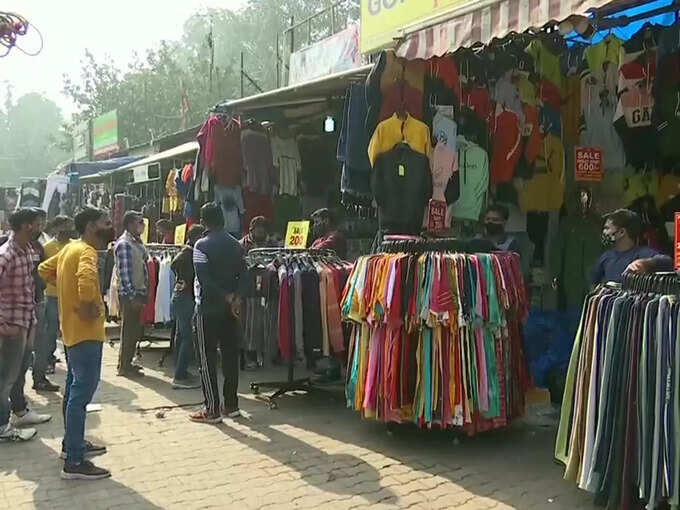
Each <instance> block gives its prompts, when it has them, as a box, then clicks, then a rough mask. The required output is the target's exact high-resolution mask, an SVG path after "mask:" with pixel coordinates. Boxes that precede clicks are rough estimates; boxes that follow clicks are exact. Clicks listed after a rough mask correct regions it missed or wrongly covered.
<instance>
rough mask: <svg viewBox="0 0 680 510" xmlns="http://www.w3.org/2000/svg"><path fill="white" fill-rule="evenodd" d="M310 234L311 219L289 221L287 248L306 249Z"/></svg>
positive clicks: (285, 244)
mask: <svg viewBox="0 0 680 510" xmlns="http://www.w3.org/2000/svg"><path fill="white" fill-rule="evenodd" d="M308 236H309V221H289V222H288V228H287V229H286V239H285V243H284V246H285V247H286V248H291V249H298V250H304V249H305V248H306V247H307V237H308Z"/></svg>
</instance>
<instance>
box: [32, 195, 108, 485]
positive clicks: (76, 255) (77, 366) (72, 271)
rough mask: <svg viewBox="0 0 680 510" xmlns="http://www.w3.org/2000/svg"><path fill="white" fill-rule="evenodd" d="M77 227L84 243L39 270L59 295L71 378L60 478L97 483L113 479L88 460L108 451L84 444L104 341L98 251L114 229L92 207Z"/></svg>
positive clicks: (68, 378)
mask: <svg viewBox="0 0 680 510" xmlns="http://www.w3.org/2000/svg"><path fill="white" fill-rule="evenodd" d="M75 227H76V230H77V231H78V233H79V234H80V239H78V240H76V241H73V242H72V243H69V244H68V245H66V246H65V247H64V248H63V249H62V250H61V251H60V252H59V253H58V254H57V255H55V256H54V257H51V258H49V259H48V260H46V261H45V262H43V263H42V264H40V268H39V271H40V276H41V277H42V278H44V279H45V281H47V282H49V283H50V284H51V285H54V286H55V287H56V289H57V299H58V301H59V319H60V321H61V330H62V337H63V342H64V349H65V352H66V366H67V371H68V372H67V375H66V389H65V390H64V404H63V418H64V441H63V443H62V453H61V457H62V458H63V459H64V460H65V462H64V468H63V470H62V472H61V477H62V478H63V479H65V480H97V479H99V478H106V477H108V476H110V473H109V471H107V470H106V469H102V468H99V467H97V466H95V465H94V464H92V462H90V461H89V460H86V458H87V457H93V456H95V455H100V454H102V453H105V452H106V447H104V446H98V445H94V444H92V443H91V442H89V441H86V440H85V417H86V411H85V409H86V407H87V404H89V403H90V402H91V400H92V397H93V396H94V393H95V391H96V390H97V385H98V384H99V379H100V376H101V368H102V345H103V343H104V341H105V340H106V333H105V330H104V321H105V311H104V302H103V301H102V296H101V292H100V290H99V271H98V268H97V250H101V249H104V248H106V246H108V244H109V243H110V242H111V241H112V240H113V226H112V224H111V220H110V219H109V217H108V216H107V215H106V213H104V212H103V211H101V210H99V209H93V208H89V207H88V208H86V209H84V210H83V211H81V212H79V213H78V214H76V217H75Z"/></svg>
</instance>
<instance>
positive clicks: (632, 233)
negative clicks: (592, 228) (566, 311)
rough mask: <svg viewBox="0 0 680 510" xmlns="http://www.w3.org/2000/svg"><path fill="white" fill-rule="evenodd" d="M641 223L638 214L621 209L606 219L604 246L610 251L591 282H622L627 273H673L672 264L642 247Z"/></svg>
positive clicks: (597, 265) (591, 275) (602, 258)
mask: <svg viewBox="0 0 680 510" xmlns="http://www.w3.org/2000/svg"><path fill="white" fill-rule="evenodd" d="M641 233H642V221H641V219H640V216H638V214H637V213H635V212H633V211H630V210H628V209H618V210H616V211H614V212H612V213H609V214H608V215H606V216H605V222H604V228H603V230H602V244H603V245H604V246H605V248H608V250H607V251H605V252H604V253H603V254H602V255H601V256H600V258H599V259H598V260H597V262H596V263H595V265H594V266H593V268H592V269H591V271H590V279H591V282H592V283H593V284H594V285H596V284H598V283H607V282H620V281H621V276H622V275H623V273H624V272H626V271H629V272H633V273H653V272H656V271H670V270H671V269H672V267H673V261H672V260H671V258H670V257H669V256H667V255H662V254H660V253H659V252H657V251H656V250H654V249H652V248H650V247H648V246H639V244H638V242H639V239H640V234H641Z"/></svg>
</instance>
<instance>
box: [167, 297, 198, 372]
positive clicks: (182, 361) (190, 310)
mask: <svg viewBox="0 0 680 510" xmlns="http://www.w3.org/2000/svg"><path fill="white" fill-rule="evenodd" d="M172 313H173V317H174V318H175V379H186V377H187V367H188V366H189V363H190V362H191V360H192V359H193V357H194V342H193V337H194V333H193V328H192V324H193V323H192V320H193V316H194V299H193V297H192V296H191V294H187V293H182V294H173V296H172Z"/></svg>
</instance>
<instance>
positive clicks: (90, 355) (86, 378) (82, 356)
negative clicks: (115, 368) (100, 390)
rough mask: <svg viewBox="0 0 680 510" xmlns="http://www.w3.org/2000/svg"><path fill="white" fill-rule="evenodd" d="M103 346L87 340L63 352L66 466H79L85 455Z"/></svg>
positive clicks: (97, 342)
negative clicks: (87, 419) (87, 418)
mask: <svg viewBox="0 0 680 510" xmlns="http://www.w3.org/2000/svg"><path fill="white" fill-rule="evenodd" d="M102 345H103V343H102V342H100V341H97V340H87V341H85V342H80V343H79V344H76V345H74V346H72V347H67V348H66V366H67V370H68V373H67V374H66V389H65V390H64V401H63V409H62V411H63V413H64V445H63V446H64V451H65V452H66V463H67V464H71V465H78V464H80V463H81V462H82V461H83V456H84V455H85V416H86V408H87V404H89V403H90V402H91V401H92V397H93V396H94V392H95V391H96V390H97V385H98V384H99V379H100V377H101V370H102Z"/></svg>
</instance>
